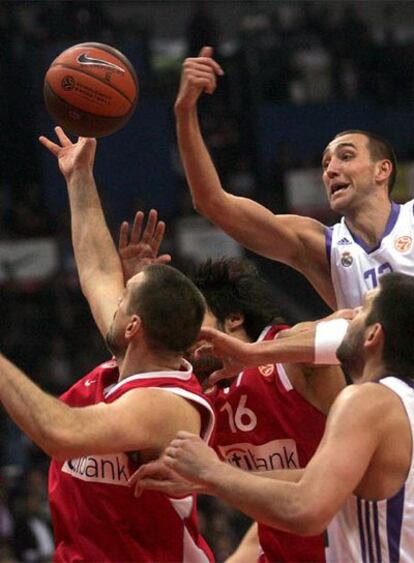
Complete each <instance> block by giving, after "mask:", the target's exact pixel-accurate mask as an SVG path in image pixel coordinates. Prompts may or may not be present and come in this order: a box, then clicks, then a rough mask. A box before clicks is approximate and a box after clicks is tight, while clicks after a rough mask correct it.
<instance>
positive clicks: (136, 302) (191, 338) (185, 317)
mask: <svg viewBox="0 0 414 563" xmlns="http://www.w3.org/2000/svg"><path fill="white" fill-rule="evenodd" d="M143 271H144V276H145V278H144V279H145V281H144V283H142V284H140V285H138V286H137V288H136V289H135V290H133V292H132V294H131V297H130V300H129V304H128V313H129V314H133V313H136V314H138V315H139V316H140V317H141V320H142V324H143V327H144V331H145V337H146V339H147V342H148V343H149V345H150V346H151V347H152V348H154V349H157V350H161V351H162V350H167V351H169V352H176V353H177V354H182V353H184V351H185V350H187V348H188V347H189V346H191V345H192V344H193V343H194V342H195V340H196V338H197V336H198V333H199V331H200V327H201V324H202V322H203V319H204V315H205V310H206V305H205V300H204V297H203V296H202V294H201V293H200V291H199V290H198V289H197V287H196V286H195V285H194V283H193V282H192V281H191V280H190V279H189V278H188V277H187V276H185V275H184V274H183V273H182V272H180V271H178V270H176V269H175V268H172V267H171V266H166V265H164V264H152V265H150V266H147V267H146V268H145V269H144V270H143Z"/></svg>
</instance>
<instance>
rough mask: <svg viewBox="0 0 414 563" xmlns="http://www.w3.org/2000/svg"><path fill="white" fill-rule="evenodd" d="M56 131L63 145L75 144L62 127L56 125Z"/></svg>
mask: <svg viewBox="0 0 414 563" xmlns="http://www.w3.org/2000/svg"><path fill="white" fill-rule="evenodd" d="M55 133H56V136H57V138H58V139H59V141H60V144H61V145H62V147H69V146H70V145H72V144H73V143H72V141H71V140H70V139H69V137H68V136H67V135H66V133H65V132H64V131H63V129H62V127H55Z"/></svg>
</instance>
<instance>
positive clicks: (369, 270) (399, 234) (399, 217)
mask: <svg viewBox="0 0 414 563" xmlns="http://www.w3.org/2000/svg"><path fill="white" fill-rule="evenodd" d="M413 242H414V201H409V202H408V203H406V204H404V205H398V204H396V203H392V205H391V212H390V215H389V218H388V221H387V224H386V226H385V230H384V233H383V236H382V237H381V239H380V240H378V242H377V244H376V246H375V247H373V248H370V247H369V246H368V245H367V244H366V243H365V242H364V240H363V239H362V238H360V237H358V236H357V235H356V234H354V233H353V232H352V230H351V229H350V228H349V227H348V225H347V222H346V220H345V218H344V217H343V218H342V220H341V221H340V223H337V224H336V225H334V226H333V227H331V228H330V229H328V230H327V232H326V248H327V256H328V257H329V261H330V268H331V278H332V284H333V287H334V290H335V295H336V301H337V305H338V308H339V309H342V308H343V307H357V306H358V305H360V303H362V300H363V297H364V295H365V293H366V292H367V291H369V290H370V289H373V288H374V287H376V286H377V285H378V279H379V277H380V276H382V275H384V274H387V273H389V272H403V273H407V274H411V275H413V274H414V244H413Z"/></svg>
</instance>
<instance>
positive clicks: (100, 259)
mask: <svg viewBox="0 0 414 563" xmlns="http://www.w3.org/2000/svg"><path fill="white" fill-rule="evenodd" d="M67 188H68V194H69V202H70V209H71V222H72V242H73V248H74V253H75V259H76V264H77V268H78V272H79V278H80V281H81V284H82V289H83V291H84V292H85V293H86V294H87V293H88V292H89V291H93V287H94V286H95V284H96V282H97V276H98V277H110V278H111V280H112V281H113V283H118V284H119V287H120V291H122V288H123V273H122V266H121V262H120V259H119V256H118V253H117V251H116V248H115V245H114V242H113V240H112V236H111V234H110V232H109V229H108V227H107V225H106V221H105V217H104V214H103V210H102V205H101V202H100V199H99V195H98V192H97V189H96V184H95V180H94V177H93V174H92V172H87V171H77V172H74V173H73V174H72V176H71V177H70V178H69V179H68V180H67Z"/></svg>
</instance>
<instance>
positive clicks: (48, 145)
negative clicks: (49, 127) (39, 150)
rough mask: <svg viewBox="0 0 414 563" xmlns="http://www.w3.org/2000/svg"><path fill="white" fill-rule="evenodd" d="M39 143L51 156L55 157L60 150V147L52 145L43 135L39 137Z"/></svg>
mask: <svg viewBox="0 0 414 563" xmlns="http://www.w3.org/2000/svg"><path fill="white" fill-rule="evenodd" d="M39 141H40V142H41V143H42V145H43V146H44V147H46V148H47V149H48V150H49V151H50V152H51V153H52V154H54V155H55V156H58V154H59V151H60V149H61V147H60V146H59V145H57V144H56V143H53V142H52V141H51V140H50V139H48V138H47V137H44V136H43V135H41V136H40V137H39Z"/></svg>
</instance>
